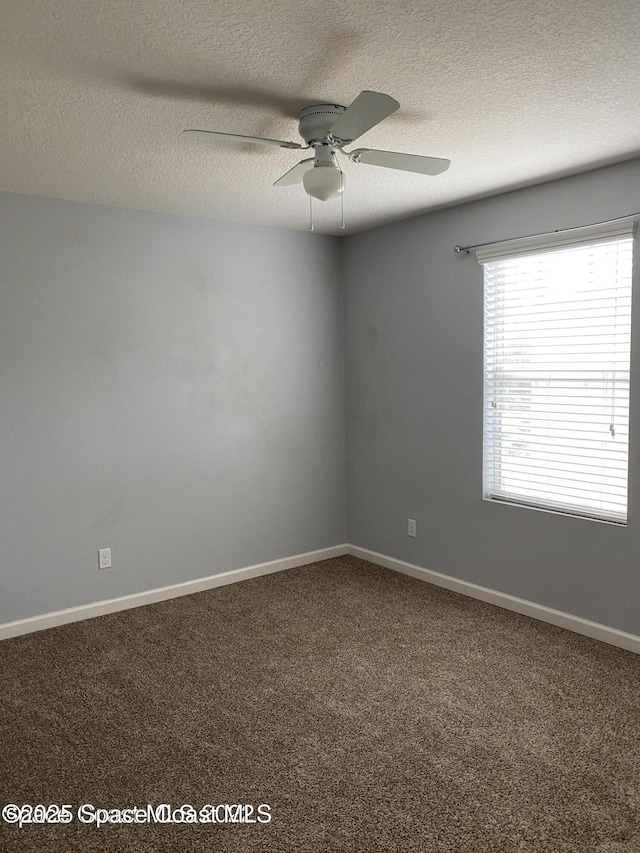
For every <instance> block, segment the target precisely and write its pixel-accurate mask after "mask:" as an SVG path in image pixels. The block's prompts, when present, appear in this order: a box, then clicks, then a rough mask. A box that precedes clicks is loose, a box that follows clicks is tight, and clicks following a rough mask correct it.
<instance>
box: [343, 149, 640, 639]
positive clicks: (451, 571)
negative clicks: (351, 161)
mask: <svg viewBox="0 0 640 853" xmlns="http://www.w3.org/2000/svg"><path fill="white" fill-rule="evenodd" d="M639 189H640V161H638V160H636V161H633V162H629V163H625V164H621V165H616V166H610V167H607V168H605V169H601V170H598V171H594V172H590V173H587V174H584V175H580V176H576V177H571V178H566V179H563V180H560V181H555V182H553V183H550V184H546V185H543V186H539V187H535V188H529V189H525V190H519V191H517V192H513V193H509V194H507V195H503V196H499V197H494V198H491V199H487V200H484V201H480V202H475V203H473V204H468V205H464V206H460V207H456V208H450V209H448V210H443V211H440V212H436V213H434V214H431V215H428V216H424V217H421V218H418V219H413V220H410V221H406V222H402V223H398V224H395V225H392V226H387V227H384V228H380V229H377V230H375V231H371V232H368V233H363V234H360V235H356V236H353V237H350V238H348V239H347V240H346V246H345V249H344V276H345V283H346V297H345V299H346V341H347V401H348V403H347V429H348V440H347V459H348V484H349V485H348V512H349V541H350V542H351V543H353V544H355V545H359V546H361V547H365V548H370V549H372V550H374V551H378V552H381V553H383V554H386V555H389V556H391V557H395V558H397V559H401V560H405V561H408V562H411V563H414V564H417V565H419V566H423V567H426V568H428V569H432V570H433V571H436V572H442V573H444V574H448V575H452V576H454V577H457V578H462V579H464V580H468V581H472V582H474V583H478V584H481V585H483V586H487V587H490V588H492V589H496V590H500V591H502V592H506V593H509V594H512V595H516V596H520V597H522V598H525V599H529V600H531V601H534V602H537V603H540V604H544V605H547V606H550V607H554V608H557V609H559V610H563V611H566V612H568V613H572V614H575V615H577V616H581V617H584V618H587V619H592V620H595V621H596V622H602V623H604V624H606V625H610V626H612V627H616V628H619V629H622V630H626V631H630V632H632V633H635V634H640V547H639V546H640V453H639V452H638V450H639V444H638V441H637V435H638V426H639V425H640V411H639V409H640V336H639V335H638V334H634V338H633V345H632V346H633V351H632V399H631V418H632V423H631V447H630V451H631V463H630V481H629V487H630V488H629V523H628V527H626V528H622V527H617V526H613V525H608V524H604V523H598V522H593V521H587V520H581V519H577V518H569V517H566V516H562V515H557V514H553V513H549V512H540V511H535V510H530V509H525V508H519V507H514V506H505V505H498V504H495V503H490V502H487V501H483V500H482V381H483V373H482V341H483V277H482V269H481V268H480V267H479V266H478V264H477V262H476V260H475V257H474V256H473V255H471V256H468V257H467V256H457V255H455V254H454V252H453V247H454V245H455V244H457V243H462V244H465V243H480V242H483V241H488V240H499V239H504V238H507V237H516V236H521V235H526V234H530V233H536V232H541V231H549V230H554V229H558V228H564V227H571V226H576V225H581V224H588V223H590V222H596V221H601V220H603V219H607V218H610V217H615V216H620V215H623V214H626V213H633V212H635V211H638V210H640V192H639ZM426 191H427V192H428V187H427V188H426ZM638 254H640V253H637V254H636V259H635V271H636V273H635V276H634V293H635V295H634V306H633V323H634V329H635V330H637V329H639V328H640V292H638V285H639V284H640V275H639V271H640V263H639V260H640V258H638ZM409 517H411V518H415V519H416V520H417V529H418V536H417V538H416V539H411V538H409V537H408V536H407V518H409Z"/></svg>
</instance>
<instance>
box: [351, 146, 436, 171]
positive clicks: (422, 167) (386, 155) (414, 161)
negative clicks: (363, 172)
mask: <svg viewBox="0 0 640 853" xmlns="http://www.w3.org/2000/svg"><path fill="white" fill-rule="evenodd" d="M349 159H350V160H352V161H353V162H354V163H367V164H368V165H369V166H384V167H385V168H386V169H400V170H401V171H403V172H417V173H418V174H419V175H439V174H440V173H441V172H446V170H447V169H448V168H449V166H450V165H451V160H445V159H443V158H442V157H422V156H421V155H420V154H399V153H398V152H397V151H376V150H375V149H373V148H356V150H355V151H350V152H349Z"/></svg>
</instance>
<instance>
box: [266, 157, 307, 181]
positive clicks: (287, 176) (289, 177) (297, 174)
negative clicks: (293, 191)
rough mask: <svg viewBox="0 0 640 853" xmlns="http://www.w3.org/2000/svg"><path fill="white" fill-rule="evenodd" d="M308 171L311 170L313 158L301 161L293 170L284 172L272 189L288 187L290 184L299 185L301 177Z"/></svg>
mask: <svg viewBox="0 0 640 853" xmlns="http://www.w3.org/2000/svg"><path fill="white" fill-rule="evenodd" d="M308 169H313V157H309V159H308V160H301V161H300V162H299V163H297V164H296V165H295V166H294V167H293V169H289V171H288V172H285V173H284V175H283V176H282V177H281V178H278V180H277V181H276V182H275V183H274V187H290V186H291V185H292V184H299V183H300V181H301V180H302V176H303V175H304V173H305V172H306V171H307V170H308Z"/></svg>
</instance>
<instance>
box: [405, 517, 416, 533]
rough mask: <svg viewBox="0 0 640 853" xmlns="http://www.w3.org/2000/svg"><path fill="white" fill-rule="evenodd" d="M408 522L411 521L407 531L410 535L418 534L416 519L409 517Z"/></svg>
mask: <svg viewBox="0 0 640 853" xmlns="http://www.w3.org/2000/svg"><path fill="white" fill-rule="evenodd" d="M408 522H409V524H408V527H407V533H408V534H409V536H415V535H416V520H415V518H410V519H408Z"/></svg>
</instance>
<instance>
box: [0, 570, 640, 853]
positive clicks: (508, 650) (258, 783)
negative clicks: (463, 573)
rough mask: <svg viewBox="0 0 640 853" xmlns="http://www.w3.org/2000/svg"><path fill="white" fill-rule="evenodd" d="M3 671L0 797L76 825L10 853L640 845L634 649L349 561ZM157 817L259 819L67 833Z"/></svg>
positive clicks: (36, 649)
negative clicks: (164, 810)
mask: <svg viewBox="0 0 640 853" xmlns="http://www.w3.org/2000/svg"><path fill="white" fill-rule="evenodd" d="M0 672H1V675H2V688H1V696H0V715H1V716H0V725H1V733H2V742H1V754H0V805H4V804H6V803H16V804H18V805H21V804H23V803H28V804H37V803H43V804H45V805H49V804H70V805H72V807H73V811H72V814H73V817H74V819H73V821H72V822H71V823H69V824H67V825H64V824H62V825H61V824H58V825H38V824H29V825H25V826H23V827H22V828H20V827H19V826H17V825H14V824H7V823H6V822H5V823H2V824H0V849H1V850H2V851H4V853H71V851H83V853H92V851H114V853H115V851H118V853H120V851H132V853H147V851H148V853H165V851H166V853H220V851H229V853H232V851H233V853H251V851H262V852H263V853H265V852H267V853H268V852H269V851H274V853H276V851H277V853H281V851H282V853H284V851H300V853H323V851H353V853H359V851H363V853H376V851H407V853H408V851H420V853H483V851H487V853H489V851H491V853H516V851H518V853H542V852H543V851H549V853H638V851H640V737H639V735H640V656H636V655H633V654H631V653H629V652H625V651H621V650H619V649H616V648H613V647H611V646H607V645H604V644H601V643H598V642H596V641H593V640H589V639H586V638H584V637H580V636H577V635H575V634H571V633H569V632H566V631H563V630H562V629H559V628H554V627H551V626H548V625H544V624H542V623H539V622H536V621H534V620H531V619H528V618H527V617H524V616H518V615H515V614H512V613H508V612H506V611H502V610H500V609H498V608H495V607H492V606H491V605H487V604H483V603H480V602H476V601H472V600H471V599H467V598H465V597H463V596H460V595H456V594H454V593H450V592H447V591H445V590H441V589H438V588H435V587H432V586H429V585H428V584H425V583H422V582H420V581H417V580H414V579H412V578H408V577H404V576H402V575H399V574H396V573H393V572H391V571H388V570H386V569H382V568H379V567H376V566H373V565H371V564H369V563H366V562H364V561H362V560H358V559H356V558H353V557H341V558H338V559H335V560H329V561H327V562H324V563H318V564H315V565H312V566H308V567H303V568H299V569H293V570H290V571H287V572H282V573H280V574H276V575H270V576H267V577H263V578H257V579H255V580H251V581H246V582H244V583H240V584H236V585H233V586H227V587H223V588H220V589H217V590H212V591H210V592H203V593H199V594H196V595H192V596H189V597H185V598H180V599H176V600H174V601H167V602H163V603H160V604H154V605H150V606H147V607H141V608H138V609H136V610H129V611H126V612H123V613H118V614H113V615H110V616H104V617H100V618H98V619H93V620H89V621H86V622H79V623H76V624H73V625H68V626H63V627H60V628H55V629H52V630H49V631H43V632H40V633H38V634H32V635H29V636H25V637H18V638H15V639H12V640H7V641H5V642H3V643H0ZM147 803H150V804H152V805H158V804H162V803H167V804H171V806H172V807H173V808H177V807H178V806H180V805H182V804H191V805H192V806H194V808H195V809H196V810H199V809H200V808H201V807H203V806H204V805H206V804H212V805H218V804H224V803H230V804H234V803H241V804H250V805H254V806H257V805H258V804H261V803H262V804H268V805H269V806H270V809H271V811H270V813H271V818H272V819H271V821H270V822H269V823H255V824H251V823H250V824H241V823H209V824H206V823H197V824H190V823H188V824H144V823H140V824H124V825H123V824H106V825H103V826H100V827H99V828H98V827H96V826H95V824H83V823H81V822H80V821H79V820H78V819H77V817H76V813H77V809H78V807H79V806H81V805H82V804H90V805H93V806H94V807H95V808H105V809H121V810H122V809H126V808H129V807H133V806H138V807H146V804H147ZM25 814H26V813H25ZM218 814H219V815H221V814H222V812H220V810H218ZM254 817H255V815H254Z"/></svg>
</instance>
